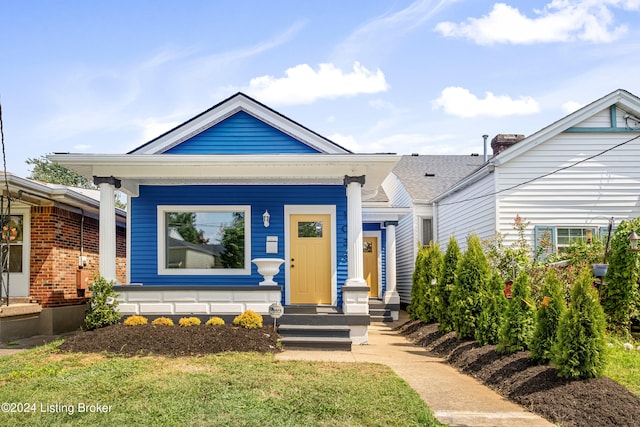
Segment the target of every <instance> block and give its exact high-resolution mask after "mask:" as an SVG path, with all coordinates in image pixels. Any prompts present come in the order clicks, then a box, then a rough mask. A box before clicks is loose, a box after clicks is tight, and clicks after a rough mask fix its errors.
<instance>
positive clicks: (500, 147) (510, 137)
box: [491, 133, 524, 156]
mask: <svg viewBox="0 0 640 427" xmlns="http://www.w3.org/2000/svg"><path fill="white" fill-rule="evenodd" d="M523 139H524V135H520V134H517V133H500V134H498V135H496V136H495V137H494V138H493V139H492V140H491V148H492V149H493V155H494V156H495V155H497V154H498V153H501V152H503V151H504V150H506V149H507V148H509V147H511V146H512V145H515V144H516V143H518V142H520V141H522V140H523Z"/></svg>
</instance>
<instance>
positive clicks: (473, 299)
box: [451, 234, 491, 339]
mask: <svg viewBox="0 0 640 427" xmlns="http://www.w3.org/2000/svg"><path fill="white" fill-rule="evenodd" d="M490 279H491V270H490V268H489V263H488V262H487V258H486V257H485V255H484V253H483V252H482V247H481V245H480V238H479V237H478V235H476V234H473V235H471V236H469V237H468V238H467V250H466V252H465V253H464V254H463V255H462V257H461V258H460V262H458V267H457V268H456V279H455V282H454V283H455V284H454V286H453V289H452V290H451V302H452V304H451V308H452V310H451V314H452V321H453V327H454V330H455V331H456V334H457V335H458V338H459V339H469V338H470V339H473V338H474V335H475V330H476V328H477V327H478V318H479V317H480V312H481V311H482V290H483V289H485V288H486V287H487V286H488V283H489V280H490Z"/></svg>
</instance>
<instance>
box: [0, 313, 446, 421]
mask: <svg viewBox="0 0 640 427" xmlns="http://www.w3.org/2000/svg"><path fill="white" fill-rule="evenodd" d="M118 326H119V328H118ZM151 326H152V325H143V326H133V327H125V326H122V325H116V327H113V326H112V327H109V328H104V329H107V330H109V329H110V330H112V331H114V330H117V329H121V331H122V332H125V331H137V332H139V333H140V334H141V335H143V334H144V333H148V332H149V330H148V328H151ZM199 328H207V329H206V331H208V332H211V331H213V330H218V329H224V326H216V327H211V326H208V327H207V326H205V325H201V326H191V327H184V328H180V327H177V326H176V327H166V326H158V327H157V329H156V330H162V331H165V332H166V331H171V332H182V331H196V330H197V329H199ZM236 329H237V330H238V331H249V332H260V331H261V330H260V329H251V330H250V329H244V328H236ZM94 332H97V331H93V332H83V333H81V334H78V336H81V335H89V334H92V333H94ZM200 333H201V334H202V333H204V331H203V330H201V331H200ZM242 339H243V338H242V337H240V338H239V339H238V340H237V341H238V342H239V341H241V340H242ZM92 342H99V341H95V340H94V341H92ZM60 347H61V345H60V342H56V343H52V344H49V345H47V346H43V347H40V348H37V349H34V350H30V351H27V352H24V353H20V354H17V355H14V356H6V357H2V358H0V390H1V391H0V394H1V395H2V400H3V401H5V402H21V403H23V404H24V403H28V404H32V403H35V404H36V406H35V407H34V409H35V411H32V412H29V413H26V412H24V410H23V411H22V413H20V412H14V413H10V412H3V413H0V425H22V426H42V425H96V426H113V425H137V426H158V425H162V426H185V425H197V426H256V425H261V426H299V425H307V426H335V425H339V426H375V425H380V426H382V425H384V426H439V425H441V424H439V423H438V422H437V421H436V420H435V419H434V417H433V415H432V414H431V412H430V410H429V408H428V407H427V406H426V404H425V403H424V402H423V401H422V400H421V399H420V397H419V396H418V394H417V393H416V392H415V391H414V390H412V389H411V388H410V387H409V386H408V385H407V384H406V383H405V382H404V381H402V380H401V379H400V378H398V377H397V376H396V375H395V374H394V373H393V372H392V371H391V369H390V368H388V367H386V366H383V365H377V364H355V363H354V364H351V363H348V364H339V363H319V362H318V363H313V362H306V361H305V362H298V361H286V362H285V361H277V360H275V358H274V357H273V355H272V354H268V353H255V352H253V353H238V352H225V353H213V354H207V355H204V356H202V355H200V356H184V357H174V356H171V357H165V356H157V355H155V356H135V357H122V356H114V355H109V354H107V353H104V352H90V353H81V352H68V351H61V350H60ZM56 404H58V405H57V406H56ZM41 405H44V406H41ZM88 408H90V409H91V410H89V409H88ZM22 409H24V407H22Z"/></svg>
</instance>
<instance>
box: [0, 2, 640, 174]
mask: <svg viewBox="0 0 640 427" xmlns="http://www.w3.org/2000/svg"><path fill="white" fill-rule="evenodd" d="M0 31H1V34H0V105H1V106H2V119H3V131H4V140H5V147H4V150H5V153H6V165H7V170H8V171H10V172H12V173H15V174H17V175H20V176H25V177H27V176H29V174H30V169H31V166H30V165H28V164H26V162H25V161H26V160H27V159H28V158H38V157H40V156H43V155H46V154H49V153H54V152H71V153H105V154H107V153H108V154H113V153H126V152H128V151H130V150H132V149H134V148H136V147H138V146H140V145H142V144H144V143H145V142H147V141H149V140H151V139H153V138H155V137H156V136H159V135H160V134H162V133H164V132H166V131H167V130H170V129H172V128H173V127H175V126H177V125H179V124H181V123H183V122H185V121H186V120H188V119H190V118H192V117H193V116H195V115H197V114H199V113H201V112H202V111H205V110H206V109H208V108H210V107H212V106H213V105H216V104H217V103H219V102H220V101H222V100H224V99H226V98H227V97H229V96H231V95H233V94H235V93H236V92H244V93H246V94H247V95H249V96H251V97H253V98H255V99H257V100H258V101H260V102H262V103H264V104H266V105H267V106H269V107H271V108H273V109H275V110H276V111H278V112H280V113H281V114H283V115H285V116H287V117H288V118H290V119H292V120H294V121H296V122H298V123H300V124H302V125H304V126H305V127H307V128H309V129H311V130H313V131H315V132H317V133H319V134H321V135H323V136H325V137H327V138H329V139H331V140H333V141H334V142H336V143H338V144H340V145H342V146H344V147H346V148H348V149H350V150H352V151H354V152H357V153H380V152H384V153H398V154H411V153H420V154H462V155H469V154H472V153H478V154H480V155H482V153H483V150H484V148H483V138H482V135H484V134H487V135H489V140H490V139H491V138H493V137H494V136H495V135H496V134H499V133H521V134H524V135H531V134H532V133H534V132H536V131H538V130H540V129H542V128H544V127H546V126H548V125H550V124H552V123H553V122H555V121H557V120H559V119H561V118H563V117H564V116H566V115H567V114H570V113H571V112H573V111H575V110H576V109H578V108H580V107H581V106H584V105H586V104H588V103H590V102H592V101H595V100H596V99H599V98H601V97H603V96H605V95H607V94H608V93H610V92H612V91H614V90H616V89H625V90H627V91H629V92H631V93H634V94H636V95H640V0H584V1H575V0H546V1H537V0H522V1H511V0H505V1H503V2H495V1H483V0H414V1H411V0H407V1H405V0H396V1H393V0H347V1H338V0H303V1H300V0H296V1H289V0H269V1H264V0H215V1H214V0H208V1H205V0H180V1H178V0H174V1H166V0H127V1H120V0H93V1H86V0H59V1H53V0H49V1H44V0H41V1H33V0H21V1H15V0H0ZM489 151H490V149H489ZM0 169H1V167H0Z"/></svg>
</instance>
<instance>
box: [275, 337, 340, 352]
mask: <svg viewBox="0 0 640 427" xmlns="http://www.w3.org/2000/svg"><path fill="white" fill-rule="evenodd" d="M280 342H281V343H282V346H283V347H284V349H285V350H341V351H351V339H350V338H339V337H303V336H297V337H282V338H280Z"/></svg>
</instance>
